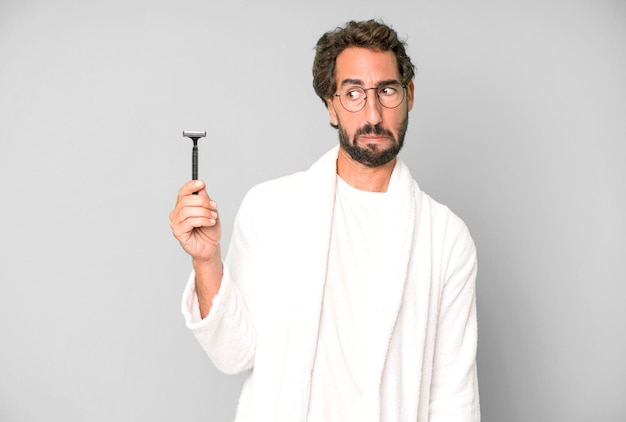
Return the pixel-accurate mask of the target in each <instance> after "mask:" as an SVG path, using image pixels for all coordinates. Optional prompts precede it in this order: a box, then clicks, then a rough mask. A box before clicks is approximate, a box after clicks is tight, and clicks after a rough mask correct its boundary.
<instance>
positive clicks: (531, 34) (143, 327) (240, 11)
mask: <svg viewBox="0 0 626 422" xmlns="http://www.w3.org/2000/svg"><path fill="white" fill-rule="evenodd" d="M371 17H374V18H382V19H384V20H385V21H386V22H387V23H389V24H391V25H392V26H393V27H394V28H395V29H396V30H397V31H398V32H399V34H400V35H401V36H402V37H403V38H406V39H407V41H408V43H409V54H410V55H411V56H412V58H413V60H414V62H415V63H416V64H417V66H418V73H417V78H416V81H415V82H416V89H415V91H416V101H415V108H414V110H413V111H412V112H411V114H410V124H409V131H408V134H407V140H406V146H405V149H404V150H403V152H402V157H403V159H404V160H405V161H406V162H407V163H408V164H409V166H410V168H411V170H412V172H413V175H414V177H415V178H416V179H417V180H418V182H419V183H420V185H421V187H422V189H424V190H425V191H427V192H428V193H429V194H431V196H433V197H434V198H435V199H437V200H439V201H440V202H443V203H445V204H446V205H448V206H450V207H451V208H452V209H453V210H454V211H455V212H456V213H457V214H458V215H459V216H461V218H463V219H464V220H465V222H466V223H467V224H468V226H469V228H470V230H471V232H472V234H473V236H474V239H475V241H476V244H477V247H478V253H479V276H478V316H479V352H478V364H479V381H480V389H481V391H480V392H481V404H482V413H483V421H486V422H515V421H523V422H543V421H546V422H548V421H549V422H554V421H568V422H572V421H608V422H620V421H625V420H626V400H624V399H625V397H626V363H625V356H626V330H625V324H624V322H625V321H626V307H625V306H624V300H625V296H626V288H625V282H626V276H625V275H626V274H625V270H624V262H625V258H626V240H625V239H626V225H625V223H624V216H625V215H626V195H625V193H626V189H625V187H624V186H625V181H626V172H625V170H624V162H625V159H626V148H625V143H626V82H625V79H626V78H625V76H624V75H626V2H624V1H623V0H613V1H610V0H600V1H598V0H589V1H549V0H547V1H540V0H530V1H521V0H519V1H496V0H493V1H489V0H470V1H464V0H442V1H426V0H417V1H408V0H405V1H399V0H386V1H373V0H370V1H355V0H352V1H337V0H333V1H330V0H316V1H307V2H302V3H300V2H295V1H291V2H290V1H286V0H285V1H257V2H255V1H252V0H250V1H229V2H227V1H200V0H197V1H196V0H177V1H159V0H157V1H154V0H151V1H148V0H131V1H129V0H108V1H106V2H95V1H94V2H89V1H69V0H67V1H64V0H57V1H43V0H41V1H37V0H30V1H18V0H2V2H1V3H0V140H1V144H0V195H1V196H0V198H1V201H2V202H1V206H0V217H1V223H2V229H1V230H0V421H2V422H22V421H28V422H33V421H63V422H79V421H81V422H82V421H94V422H95V421H148V420H149V421H158V422H161V421H163V422H164V421H182V420H185V421H228V420H231V419H232V417H233V415H234V412H235V406H236V401H237V397H238V393H239V388H240V383H241V377H240V376H226V375H223V374H220V373H219V372H218V371H217V370H216V369H215V368H214V367H213V365H212V363H211V362H210V360H209V359H208V357H206V356H205V355H204V354H203V352H202V351H201V349H200V347H199V346H198V345H197V344H196V341H195V339H194V338H193V336H192V335H191V333H190V332H188V331H187V329H186V328H185V327H184V323H183V319H182V316H181V312H180V298H181V294H182V289H183V286H184V283H185V281H186V279H187V276H188V273H189V270H190V260H189V258H188V257H187V256H186V255H185V253H184V252H183V250H182V249H181V248H180V247H179V245H178V243H177V242H176V241H175V239H174V238H173V237H172V236H171V234H170V229H169V221H168V213H169V212H170V210H171V209H172V207H173V205H174V201H175V196H176V192H177V190H178V188H179V187H180V186H181V185H182V184H183V183H184V182H185V181H186V180H187V179H188V178H189V177H190V161H191V158H190V155H191V145H192V144H191V142H190V141H189V140H187V139H184V138H183V137H182V136H181V131H182V130H183V129H193V130H206V131H207V132H208V136H207V138H206V139H203V140H202V141H200V177H201V178H203V179H205V180H207V183H208V186H209V190H210V192H211V194H212V196H214V197H215V198H216V200H217V201H218V203H219V205H220V209H221V215H222V219H223V222H224V228H225V233H224V237H225V243H228V239H229V238H230V233H231V227H232V222H233V219H234V215H235V212H236V210H237V208H238V206H239V203H240V201H241V199H242V197H243V195H244V194H245V192H246V191H247V190H248V189H249V188H250V187H251V186H252V185H254V184H256V183H258V182H261V181H263V180H267V179H270V178H274V177H277V176H281V175H284V174H287V173H291V172H294V171H297V170H301V169H305V168H307V167H308V166H309V165H310V164H312V163H313V162H314V161H315V160H316V159H317V158H318V157H319V156H320V155H321V154H323V153H324V152H325V151H326V150H328V149H329V148H331V147H332V146H333V145H334V144H335V143H336V142H337V141H336V139H337V135H336V132H335V131H334V130H333V129H332V128H330V126H329V125H328V123H329V120H328V115H327V113H326V111H325V109H324V106H323V105H322V102H321V101H320V100H319V99H318V98H317V97H316V96H315V94H314V93H313V89H312V87H311V64H312V59H313V55H314V51H313V47H314V45H315V43H316V41H317V39H318V38H319V36H320V35H321V34H322V33H323V32H325V31H327V30H329V29H332V28H334V27H335V26H338V25H342V24H343V23H345V22H346V21H348V20H350V19H367V18H371Z"/></svg>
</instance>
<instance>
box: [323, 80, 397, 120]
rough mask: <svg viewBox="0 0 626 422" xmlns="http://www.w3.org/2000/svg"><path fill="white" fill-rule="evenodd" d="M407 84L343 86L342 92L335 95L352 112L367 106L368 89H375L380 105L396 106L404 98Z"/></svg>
mask: <svg viewBox="0 0 626 422" xmlns="http://www.w3.org/2000/svg"><path fill="white" fill-rule="evenodd" d="M405 89H406V85H402V84H400V83H398V82H394V83H391V84H386V85H382V86H380V87H376V88H363V87H360V86H346V87H344V88H342V90H341V92H339V93H338V94H334V96H335V97H339V102H340V103H341V105H342V106H343V108H345V109H346V111H349V112H350V113H356V112H359V111H361V110H363V108H364V107H365V103H366V102H367V91H369V90H374V91H375V92H376V98H377V99H378V102H379V103H380V105H382V106H383V107H385V108H396V107H398V106H399V105H400V104H402V101H403V100H404V91H405Z"/></svg>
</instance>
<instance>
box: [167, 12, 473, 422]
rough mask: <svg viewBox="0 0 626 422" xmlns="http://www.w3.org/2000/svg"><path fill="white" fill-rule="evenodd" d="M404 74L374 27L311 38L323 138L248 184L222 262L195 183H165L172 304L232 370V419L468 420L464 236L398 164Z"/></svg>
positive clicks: (213, 219) (468, 282) (405, 65)
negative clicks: (237, 385)
mask: <svg viewBox="0 0 626 422" xmlns="http://www.w3.org/2000/svg"><path fill="white" fill-rule="evenodd" d="M413 78H414V66H413V64H412V62H411V59H410V58H409V57H408V55H407V54H406V49H405V43H404V42H402V41H400V40H399V39H398V36H397V33H396V32H395V31H394V30H393V29H392V28H391V27H389V26H388V25H385V24H383V23H380V22H377V21H374V20H370V21H364V22H354V21H353V22H349V23H347V24H346V25H345V26H344V27H341V28H337V29H335V30H333V31H330V32H327V33H326V34H324V35H323V36H322V37H321V38H320V40H319V41H318V43H317V48H316V56H315V60H314V66H313V85H314V88H315V91H316V93H317V94H318V96H319V97H320V98H321V100H322V101H323V102H324V104H325V106H326V107H327V109H328V113H329V117H330V121H331V125H332V126H333V127H335V128H337V130H338V134H339V145H337V146H336V147H335V148H333V149H332V150H331V151H329V152H328V153H326V154H325V155H324V156H323V157H322V158H321V159H320V160H319V161H317V162H316V163H315V164H313V166H312V167H311V168H310V169H308V170H307V171H304V172H299V173H296V174H293V175H290V176H286V177H283V178H280V179H277V180H273V181H269V182H265V183H262V184H260V185H258V186H256V187H254V188H252V189H251V190H250V191H249V192H248V194H247V195H246V197H245V199H244V200H243V203H242V205H241V208H240V210H239V212H238V215H237V218H236V221H235V227H234V230H233V236H232V240H231V245H230V249H229V252H228V255H227V257H226V259H225V261H222V258H221V251H220V239H221V225H220V219H219V215H218V210H217V205H216V204H215V202H214V201H213V200H211V198H210V197H209V195H208V194H207V192H206V190H205V184H204V183H203V182H201V181H190V182H188V183H186V184H185V185H184V186H183V187H182V188H181V189H180V191H179V193H178V199H177V203H176V207H175V209H174V210H173V211H172V213H171V214H170V220H171V227H172V231H173V234H174V236H175V237H176V238H177V239H178V240H179V242H180V243H181V245H182V246H183V248H184V249H185V251H187V252H188V253H189V254H190V255H191V257H192V262H193V272H192V274H191V277H190V279H189V282H188V284H187V287H186V289H185V292H184V296H183V313H184V316H185V319H186V323H187V325H188V327H189V328H190V329H191V330H192V331H193V333H194V334H195V335H196V337H197V339H198V341H199V342H200V344H201V345H202V347H203V348H204V349H205V350H206V352H207V353H208V355H209V356H210V358H211V359H212V361H213V362H214V364H215V365H216V366H217V367H218V368H219V369H220V370H222V371H224V372H226V373H238V372H241V371H247V378H246V381H245V383H244V386H243V389H242V392H241V396H240V399H239V405H238V409H237V416H236V421H239V422H241V421H288V422H294V421H295V422H297V421H303V422H304V421H308V422H317V421H320V422H321V421H323V422H329V421H341V422H348V421H421V422H425V421H430V422H437V421H459V422H461V421H462V422H468V421H478V420H480V410H479V401H478V383H477V375H476V348H477V327H476V325H477V322H476V300H475V281H476V251H475V247H474V243H473V241H472V238H471V236H470V234H469V231H468V229H467V227H466V226H465V224H464V223H463V222H462V221H461V220H460V219H459V218H458V217H457V216H456V215H455V214H453V213H452V212H451V211H450V210H449V209H448V208H447V207H445V206H443V205H441V204H439V203H437V202H435V201H434V200H433V199H432V198H430V197H429V196H428V195H426V194H425V193H424V192H422V191H421V190H420V188H419V186H418V185H417V183H416V181H415V180H414V179H413V178H412V176H411V174H410V172H409V169H408V168H407V166H406V165H405V164H404V163H403V162H402V161H401V160H400V159H399V158H398V153H399V152H400V150H401V148H402V145H403V142H404V137H405V133H406V129H407V125H408V113H409V111H410V110H411V109H412V107H413V102H414V84H413ZM196 192H197V194H194V193H196Z"/></svg>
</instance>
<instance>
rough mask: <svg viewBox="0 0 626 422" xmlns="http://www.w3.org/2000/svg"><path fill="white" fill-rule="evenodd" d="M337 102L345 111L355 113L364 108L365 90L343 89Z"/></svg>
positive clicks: (358, 88)
mask: <svg viewBox="0 0 626 422" xmlns="http://www.w3.org/2000/svg"><path fill="white" fill-rule="evenodd" d="M339 100H340V101H341V105H342V106H343V107H344V108H345V109H346V110H348V111H351V112H353V113H354V112H357V111H359V110H361V109H362V108H363V107H364V106H365V90H364V89H363V88H360V87H348V88H345V89H344V90H343V91H341V93H340V94H339Z"/></svg>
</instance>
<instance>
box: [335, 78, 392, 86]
mask: <svg viewBox="0 0 626 422" xmlns="http://www.w3.org/2000/svg"><path fill="white" fill-rule="evenodd" d="M391 84H401V82H400V81H399V80H397V79H386V80H384V81H379V82H378V83H377V84H376V87H375V88H380V87H381V86H385V85H391ZM346 85H358V86H363V81H362V80H360V79H344V80H343V81H341V86H342V87H343V86H346Z"/></svg>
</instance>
